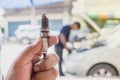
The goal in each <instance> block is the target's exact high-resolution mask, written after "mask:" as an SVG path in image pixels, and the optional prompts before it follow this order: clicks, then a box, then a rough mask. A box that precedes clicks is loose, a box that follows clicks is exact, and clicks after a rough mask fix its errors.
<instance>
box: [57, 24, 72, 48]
mask: <svg viewBox="0 0 120 80" xmlns="http://www.w3.org/2000/svg"><path fill="white" fill-rule="evenodd" d="M70 29H71V26H70V25H66V26H64V27H63V28H62V30H61V32H60V35H59V36H58V39H59V42H58V44H56V46H58V47H61V48H64V46H63V44H62V43H61V42H60V36H61V34H64V35H65V37H66V40H67V41H68V39H69V35H70Z"/></svg>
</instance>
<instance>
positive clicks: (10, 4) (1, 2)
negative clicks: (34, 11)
mask: <svg viewBox="0 0 120 80" xmlns="http://www.w3.org/2000/svg"><path fill="white" fill-rule="evenodd" d="M61 1H64V0H33V3H34V5H35V6H37V5H44V4H50V3H55V2H61ZM30 6H32V4H31V0H0V7H3V8H5V9H12V8H25V7H30Z"/></svg>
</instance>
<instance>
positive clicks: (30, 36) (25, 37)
mask: <svg viewBox="0 0 120 80" xmlns="http://www.w3.org/2000/svg"><path fill="white" fill-rule="evenodd" d="M15 36H16V38H17V40H18V41H20V42H21V43H23V44H30V43H32V42H33V41H35V40H36V39H37V38H38V37H39V36H40V26H38V25H19V26H18V28H17V30H16V31H15Z"/></svg>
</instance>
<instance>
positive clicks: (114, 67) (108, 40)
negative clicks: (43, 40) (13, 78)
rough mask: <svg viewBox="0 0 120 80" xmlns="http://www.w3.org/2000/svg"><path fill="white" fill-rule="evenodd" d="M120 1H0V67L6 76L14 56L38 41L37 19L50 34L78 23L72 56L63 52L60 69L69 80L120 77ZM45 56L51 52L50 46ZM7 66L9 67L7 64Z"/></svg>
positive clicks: (55, 33)
mask: <svg viewBox="0 0 120 80" xmlns="http://www.w3.org/2000/svg"><path fill="white" fill-rule="evenodd" d="M119 2H120V0H21V1H19V0H12V1H11V0H0V43H1V45H0V48H1V54H0V58H1V61H0V67H1V74H2V75H4V76H5V75H6V73H7V71H8V69H9V66H10V65H11V63H12V62H13V60H14V59H15V57H16V56H18V55H19V54H20V52H21V51H23V50H24V48H26V47H27V46H29V45H30V44H32V43H34V42H35V41H36V40H37V39H38V38H39V37H40V27H41V15H42V14H43V13H46V14H47V16H48V18H49V26H50V29H51V31H50V34H51V35H55V36H58V35H59V33H60V30H61V29H62V28H63V26H64V25H68V24H72V23H73V22H74V21H78V22H79V23H80V24H81V29H80V32H79V33H78V34H77V38H76V39H75V41H73V40H72V46H71V44H69V43H68V46H71V47H72V52H71V54H69V53H68V52H67V51H66V50H64V51H63V53H64V54H63V57H64V62H63V69H64V73H65V75H66V76H70V77H119V76H120V49H119V48H120V38H119V35H120V5H119ZM49 52H55V51H54V46H53V47H51V48H50V51H49ZM8 63H9V64H8Z"/></svg>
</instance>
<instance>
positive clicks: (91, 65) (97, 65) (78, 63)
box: [64, 17, 120, 77]
mask: <svg viewBox="0 0 120 80" xmlns="http://www.w3.org/2000/svg"><path fill="white" fill-rule="evenodd" d="M82 18H83V20H84V21H85V22H87V23H89V25H91V26H92V28H94V29H98V28H99V27H98V28H97V26H94V25H95V23H93V24H91V23H90V22H92V20H90V19H86V18H84V17H82ZM117 30H118V29H117ZM96 31H98V33H99V34H101V35H100V36H99V38H101V37H104V38H105V39H106V45H103V46H97V47H90V48H89V49H87V50H85V51H78V50H73V51H72V53H71V54H69V55H67V56H66V57H64V68H65V72H66V73H71V74H74V75H76V76H81V77H85V76H90V77H91V76H92V77H111V76H120V39H119V38H118V37H119V36H118V35H120V32H119V31H116V29H115V31H113V32H114V33H111V34H109V35H105V36H104V35H102V33H101V32H100V30H99V29H98V30H96ZM108 36H109V37H108ZM95 39H96V40H99V39H98V38H95ZM93 40H94V38H93ZM104 42H105V41H104V40H103V43H104ZM90 43H93V42H92V41H91V42H90ZM77 45H79V44H77Z"/></svg>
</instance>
